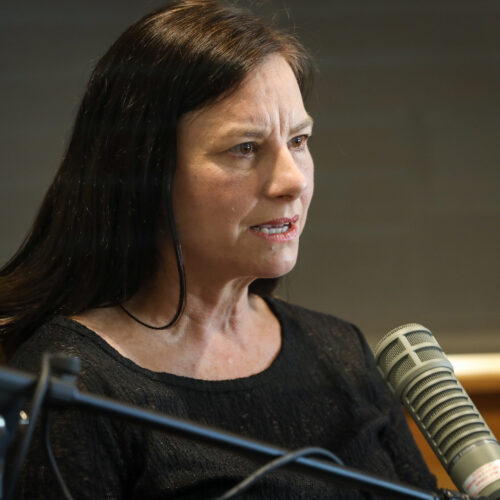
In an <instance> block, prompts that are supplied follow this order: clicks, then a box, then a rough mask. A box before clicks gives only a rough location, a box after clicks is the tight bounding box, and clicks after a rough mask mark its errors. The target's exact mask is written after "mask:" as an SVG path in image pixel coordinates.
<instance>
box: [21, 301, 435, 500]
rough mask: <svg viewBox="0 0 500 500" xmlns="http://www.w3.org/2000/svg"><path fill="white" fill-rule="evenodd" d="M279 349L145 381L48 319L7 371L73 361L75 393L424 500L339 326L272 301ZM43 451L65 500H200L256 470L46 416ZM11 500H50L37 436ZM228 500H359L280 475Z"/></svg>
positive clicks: (405, 451)
mask: <svg viewBox="0 0 500 500" xmlns="http://www.w3.org/2000/svg"><path fill="white" fill-rule="evenodd" d="M268 304H269V306H270V307H271V309H272V310H273V312H274V314H275V315H276V316H277V318H278V319H279V321H280V323H281V330H282V347H281V351H280V352H279V354H278V356H277V357H276V359H275V360H274V361H273V363H272V364H271V366H270V367H269V368H267V369H266V370H264V371H263V372H261V373H258V374H256V375H252V376H250V377H245V378H238V379H234V380H222V381H206V380H197V379H190V378H186V377H181V376H176V375H171V374H168V373H157V372H153V371H150V370H147V369H144V368H141V367H139V366H137V365H136V364H134V363H133V362H132V361H130V360H128V359H126V358H124V357H122V356H121V355H120V354H119V353H118V352H117V351H115V350H114V349H113V348H112V347H110V346H109V345H108V344H107V343H106V342H105V341H104V340H102V339H101V338H100V337H99V336H98V335H97V334H96V333H94V332H92V331H90V330H89V329H87V328H85V327H84V326H82V325H81V324H79V323H77V322H75V321H72V320H70V319H67V318H63V317H59V318H56V319H54V320H53V321H51V322H50V323H48V324H46V325H45V326H43V327H42V328H40V329H39V330H38V331H37V332H36V333H35V334H34V335H33V336H32V337H31V338H30V339H29V340H28V341H27V342H26V343H25V344H24V345H23V346H21V348H20V349H19V350H18V351H17V353H16V355H15V356H14V358H13V360H12V365H13V366H15V367H17V368H20V369H24V370H30V371H37V370H39V364H40V357H41V353H42V352H43V351H49V352H63V353H66V354H68V355H73V356H78V357H79V358H80V359H81V361H82V371H81V375H80V377H79V384H78V385H79V388H80V389H81V390H84V391H88V392H92V393H98V394H103V395H106V396H108V397H110V398H113V399H117V400H119V401H122V402H127V403H130V404H133V405H139V406H141V407H145V408H149V409H154V410H157V411H160V412H164V413H166V414H169V415H174V416H178V417H181V418H185V419H189V420H192V421H195V422H199V423H203V424H208V425H211V426H214V427H217V428H220V429H222V430H228V431H231V432H233V433H236V434H240V435H243V436H249V437H251V438H254V439H257V440H260V441H265V442H268V443H271V444H275V445H278V446H280V447H283V448H287V449H297V448H301V447H305V446H320V447H323V448H327V449H329V450H331V451H332V452H334V453H336V454H337V455H339V456H340V458H341V459H342V460H343V461H344V462H345V464H346V465H349V466H352V467H357V468H359V469H361V470H364V471H370V472H372V473H375V474H379V475H380V476H383V477H386V478H389V479H395V480H400V481H403V482H407V483H410V484H413V485H416V486H419V487H421V488H424V489H432V490H434V489H435V488H436V484H435V479H434V477H433V476H432V475H431V474H430V473H429V472H428V470H427V468H426V466H425V465H424V463H423V461H422V458H421V456H420V453H419V451H418V450H417V448H416V446H415V444H414V442H413V439H412V437H411V434H410V432H409V430H408V428H407V426H406V422H405V418H404V415H403V413H402V411H401V408H400V406H399V404H398V403H396V402H395V401H394V400H393V398H392V395H391V394H390V393H389V391H388V389H387V387H386V385H385V383H384V381H383V380H382V379H381V377H380V376H379V374H378V372H377V370H376V368H375V365H374V361H373V357H372V355H371V352H370V351H369V349H368V347H367V345H366V342H365V340H364V339H363V337H362V335H361V334H360V332H359V331H358V330H357V329H356V328H355V327H354V326H352V325H351V324H349V323H346V322H343V321H341V320H339V319H337V318H334V317H332V316H329V315H326V314H320V313H316V312H312V311H309V310H306V309H303V308H301V307H297V306H292V305H289V304H287V303H285V302H282V301H280V300H277V299H268ZM52 446H53V450H54V453H55V456H56V459H57V462H58V464H59V466H60V469H61V472H62V475H63V477H64V479H65V481H66V483H67V485H68V487H69V489H70V491H71V492H72V494H73V496H74V497H75V498H76V499H80V498H85V499H93V500H95V499H111V498H113V499H114V498H141V499H143V500H146V499H160V498H161V499H167V498H178V499H192V498H196V499H200V498H201V499H205V498H206V499H209V498H214V497H216V496H217V495H220V494H222V493H223V492H224V491H226V490H227V489H229V488H231V487H232V486H233V485H235V484H236V483H237V482H239V481H240V480H241V479H243V478H244V477H246V476H247V475H248V474H250V473H251V472H252V471H253V470H255V469H256V468H257V467H259V466H260V465H262V463H263V460H260V459H257V458H255V459H250V458H245V457H244V456H242V455H240V454H238V453H237V452H235V451H232V450H226V449H222V448H216V447H214V446H210V445H207V444H200V443H196V442H192V441H190V440H189V439H187V438H180V437H176V436H172V435H169V434H168V433H167V432H160V431H151V430H148V429H147V428H145V427H140V426H137V425H133V424H131V423H125V422H122V421H118V420H112V419H109V418H108V417H103V416H95V415H91V414H87V413H85V412H81V411H75V410H65V411H59V410H58V411H57V412H56V413H55V414H54V418H53V427H52ZM19 492H20V497H21V498H30V499H35V498H61V495H60V493H59V491H58V488H57V486H56V482H55V480H54V478H53V476H52V472H51V470H50V468H49V466H48V462H47V459H46V457H45V455H44V451H43V447H42V446H41V442H40V437H39V435H38V434H37V435H36V437H35V440H34V443H33V445H32V450H31V452H30V455H29V459H28V462H27V465H26V467H25V469H24V472H23V475H22V479H21V482H20V486H19ZM240 498H254V499H257V498H262V499H286V500H293V499H308V500H311V499H326V498H353V499H354V498H364V495H363V494H361V493H358V492H357V491H355V490H353V489H350V488H346V487H343V486H335V487H333V486H332V485H331V484H330V483H327V482H326V481H322V480H318V479H315V478H311V477H309V476H308V475H305V474H301V473H294V472H290V471H279V472H275V473H272V474H271V475H269V476H266V477H265V478H264V479H262V480H261V481H259V482H258V483H257V484H256V485H255V486H254V487H253V488H252V489H250V490H249V491H248V493H246V494H245V495H242V496H241V497H240Z"/></svg>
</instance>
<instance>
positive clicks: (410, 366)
mask: <svg viewBox="0 0 500 500" xmlns="http://www.w3.org/2000/svg"><path fill="white" fill-rule="evenodd" d="M375 360H376V362H377V366H378V369H379V371H380V372H381V374H382V376H383V377H384V379H385V380H386V381H387V383H388V384H389V387H390V388H391V390H392V392H393V393H394V394H395V395H396V396H397V397H398V399H402V398H403V396H404V395H405V394H406V392H407V390H408V389H409V386H408V384H410V382H414V381H415V380H416V379H417V378H418V376H419V375H420V374H421V373H423V372H426V371H428V370H432V369H433V368H445V369H446V370H450V371H451V372H453V366H452V365H451V363H450V362H449V361H448V359H447V358H446V356H445V354H444V352H443V349H442V348H441V346H440V345H439V344H438V342H437V340H436V339H435V338H434V335H432V333H431V332H430V330H428V329H427V328H426V327H425V326H422V325H419V324H418V323H408V324H406V325H402V326H398V327H397V328H394V330H391V331H390V332H389V333H388V334H386V335H385V336H384V337H383V338H382V339H381V340H380V342H379V343H378V344H377V346H376V347H375Z"/></svg>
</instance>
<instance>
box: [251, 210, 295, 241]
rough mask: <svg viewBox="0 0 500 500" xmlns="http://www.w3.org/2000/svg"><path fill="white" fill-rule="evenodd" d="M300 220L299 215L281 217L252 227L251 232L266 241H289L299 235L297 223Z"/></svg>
mask: <svg viewBox="0 0 500 500" xmlns="http://www.w3.org/2000/svg"><path fill="white" fill-rule="evenodd" d="M298 220H299V216H298V215H294V216H293V217H281V218H278V219H273V220H270V221H267V222H263V223H261V224H257V225H255V226H251V227H250V230H251V231H252V232H253V233H254V234H256V235H258V236H261V237H262V238H264V239H271V240H273V241H287V240H290V239H293V238H295V236H296V235H297V232H298V228H297V225H296V222H297V221H298Z"/></svg>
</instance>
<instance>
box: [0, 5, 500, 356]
mask: <svg viewBox="0 0 500 500" xmlns="http://www.w3.org/2000/svg"><path fill="white" fill-rule="evenodd" d="M242 3H248V2H242ZM157 5H160V3H159V2H157V1H156V2H154V1H148V2H139V1H136V2H132V1H124V0H120V1H118V0H113V1H111V0H108V1H106V2H94V1H85V2H84V1H77V2H65V1H63V0H60V1H59V2H56V1H54V0H48V1H44V2H35V1H31V2H24V1H22V0H21V1H19V2H15V3H14V2H11V5H4V6H2V7H1V8H0V9H1V10H0V26H1V30H0V42H1V44H0V47H1V49H0V50H1V51H2V52H1V62H2V64H1V68H2V69H1V73H0V91H1V96H2V111H1V113H0V127H1V129H0V141H1V142H0V165H1V178H0V179H1V183H0V228H1V231H2V236H3V237H2V240H1V241H2V243H1V245H0V263H1V262H5V261H6V260H7V258H8V257H9V256H10V255H11V253H12V252H13V251H14V250H15V248H16V247H17V246H18V245H19V243H20V241H21V240H22V238H23V236H24V234H25V233H26V231H27V229H28V227H29V224H30V221H31V220H32V218H33V215H34V213H35V211H36V207H37V206H38V204H39V203H40V200H41V198H42V196H43V193H44V191H45V189H46V188H47V186H48V184H49V182H50V180H51V177H52V176H53V174H54V172H55V170H56V168H57V165H58V162H59V159H60V157H61V155H62V152H63V150H64V144H65V141H66V140H67V138H68V137H69V131H70V128H71V123H72V119H73V116H74V114H75V112H76V108H77V105H78V102H79V99H80V96H81V94H82V92H83V87H84V85H85V81H86V79H87V77H88V74H89V71H90V68H91V67H92V66H93V63H94V62H95V60H96V59H97V58H98V57H99V56H100V55H101V54H102V53H103V52H104V50H105V49H106V48H107V46H108V45H109V44H110V43H111V42H112V41H113V39H114V38H115V37H116V36H117V35H118V34H119V33H120V32H121V31H122V30H123V29H124V28H125V27H126V26H127V25H128V24H129V23H130V22H132V21H133V20H135V19H136V18H137V17H138V16H140V15H142V14H144V13H146V12H148V11H149V10H150V9H151V8H153V7H155V6H157ZM255 9H256V10H257V11H258V12H261V13H263V14H264V15H269V13H270V12H273V13H274V15H275V17H276V19H277V22H278V23H281V24H284V25H287V26H292V27H294V29H295V31H296V32H297V33H298V35H299V37H300V38H301V39H302V40H303V41H304V42H305V44H306V45H307V46H308V47H309V49H310V51H311V52H312V54H313V55H314V57H315V59H316V62H317V66H318V76H317V84H316V88H315V91H314V93H313V95H312V97H311V99H310V102H309V109H310V111H311V113H312V115H313V116H314V118H315V120H316V129H315V136H314V138H313V141H312V149H313V154H314V158H315V162H316V172H317V174H316V183H317V187H316V196H315V200H314V203H313V206H312V208H311V214H310V222H309V227H308V228H307V231H306V234H305V236H304V238H303V242H302V250H301V256H300V261H299V264H298V266H297V269H296V270H295V271H294V273H292V275H291V276H289V277H288V278H287V279H286V280H285V283H284V287H283V289H282V292H281V293H282V294H283V295H284V296H286V297H288V298H289V299H290V300H291V301H294V302H297V303H301V304H303V305H306V306H309V307H313V308H315V309H319V310H322V311H327V312H331V313H334V314H337V315H340V316H342V317H344V318H347V319H349V320H351V321H353V322H354V323H356V324H357V325H358V326H360V327H361V328H362V329H363V330H364V331H365V333H366V334H367V335H368V337H369V339H370V341H371V342H372V343H374V342H375V341H376V339H378V338H379V337H380V336H381V335H382V334H383V333H385V331H387V330H388V329H390V328H392V327H394V326H397V325H398V324H400V323H402V322H408V321H419V322H422V323H424V324H425V325H426V326H428V327H429V328H431V330H433V331H434V333H435V334H436V336H437V337H438V339H439V340H440V341H441V343H442V345H443V347H444V348H445V349H446V350H447V351H448V352H464V351H475V352H480V351H500V341H499V340H498V338H499V334H500V308H499V305H500V300H499V291H500V264H499V262H498V261H499V255H500V196H499V195H500V192H499V191H500V187H499V186H500V165H499V162H500V145H499V140H498V137H499V131H500V50H499V49H500V30H499V29H498V19H499V15H500V3H499V2H498V1H484V0H474V1H471V0H469V1H461V0H450V1H441V0H434V1H433V2H422V1H421V0H406V1H400V0H397V1H389V0H377V2H373V1H360V0H345V1H335V0H328V1H327V0H324V1H317V0H316V1H315V0H311V1H309V2H304V1H303V0H294V1H292V0H289V1H288V0H283V1H275V2H255Z"/></svg>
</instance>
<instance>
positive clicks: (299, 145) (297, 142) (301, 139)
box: [288, 134, 309, 151]
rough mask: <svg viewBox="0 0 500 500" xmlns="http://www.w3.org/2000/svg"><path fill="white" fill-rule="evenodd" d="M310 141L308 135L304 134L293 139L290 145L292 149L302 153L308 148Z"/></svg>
mask: <svg viewBox="0 0 500 500" xmlns="http://www.w3.org/2000/svg"><path fill="white" fill-rule="evenodd" d="M308 139H309V136H308V135H307V134H302V135H298V136H297V137H294V138H293V139H291V140H290V142H289V143H288V144H289V145H290V147H291V148H292V149H295V150H296V151H302V150H303V149H304V148H305V147H306V143H307V140H308Z"/></svg>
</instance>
